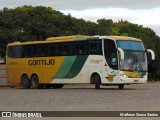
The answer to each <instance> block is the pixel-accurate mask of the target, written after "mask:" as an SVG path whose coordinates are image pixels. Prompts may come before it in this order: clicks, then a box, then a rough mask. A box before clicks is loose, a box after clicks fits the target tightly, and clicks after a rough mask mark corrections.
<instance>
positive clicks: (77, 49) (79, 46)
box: [74, 41, 87, 55]
mask: <svg viewBox="0 0 160 120" xmlns="http://www.w3.org/2000/svg"><path fill="white" fill-rule="evenodd" d="M74 53H75V55H85V54H87V42H84V41H83V42H81V41H78V42H75V43H74Z"/></svg>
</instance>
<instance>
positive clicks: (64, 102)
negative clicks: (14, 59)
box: [0, 82, 160, 111]
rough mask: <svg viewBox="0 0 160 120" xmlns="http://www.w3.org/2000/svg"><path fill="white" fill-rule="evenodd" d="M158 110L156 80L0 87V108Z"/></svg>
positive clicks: (159, 90) (159, 84)
mask: <svg viewBox="0 0 160 120" xmlns="http://www.w3.org/2000/svg"><path fill="white" fill-rule="evenodd" d="M15 110H16V111H32V110H33V111H146V110H147V111H156V110H157V111H159V110H160V82H157V83H147V84H142V85H129V86H125V88H124V90H118V88H117V87H114V86H112V87H107V86H104V87H102V89H100V90H95V89H94V86H93V85H66V86H64V88H63V89H28V90H27V89H20V88H19V89H17V88H16V89H15V88H0V111H15Z"/></svg>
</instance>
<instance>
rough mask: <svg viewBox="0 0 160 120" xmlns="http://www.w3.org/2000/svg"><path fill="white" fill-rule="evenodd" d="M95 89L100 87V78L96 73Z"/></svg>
mask: <svg viewBox="0 0 160 120" xmlns="http://www.w3.org/2000/svg"><path fill="white" fill-rule="evenodd" d="M94 83H95V89H100V85H101V79H100V76H99V75H98V74H96V75H95V76H94Z"/></svg>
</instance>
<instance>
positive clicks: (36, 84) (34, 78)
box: [31, 75, 40, 89]
mask: <svg viewBox="0 0 160 120" xmlns="http://www.w3.org/2000/svg"><path fill="white" fill-rule="evenodd" d="M31 86H32V88H33V89H38V88H40V84H39V78H38V76H37V75H33V76H32V77H31Z"/></svg>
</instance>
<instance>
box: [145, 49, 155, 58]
mask: <svg viewBox="0 0 160 120" xmlns="http://www.w3.org/2000/svg"><path fill="white" fill-rule="evenodd" d="M147 52H148V53H151V58H152V60H155V53H154V52H153V50H151V49H147Z"/></svg>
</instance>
